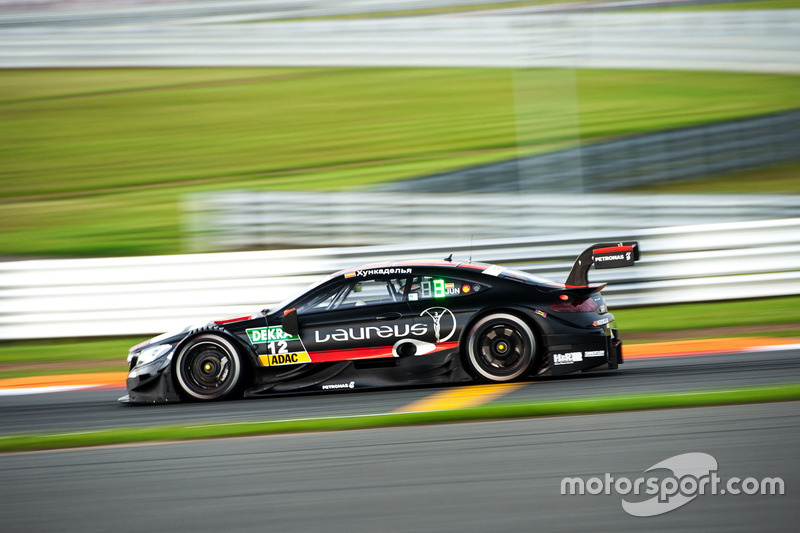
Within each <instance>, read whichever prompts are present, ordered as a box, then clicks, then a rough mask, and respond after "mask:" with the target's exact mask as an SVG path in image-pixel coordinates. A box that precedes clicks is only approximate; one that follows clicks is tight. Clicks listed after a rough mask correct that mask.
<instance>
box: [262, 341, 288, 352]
mask: <svg viewBox="0 0 800 533" xmlns="http://www.w3.org/2000/svg"><path fill="white" fill-rule="evenodd" d="M276 344H277V345H278V350H277V351H275V345H276ZM267 351H268V352H269V353H270V355H278V354H282V353H289V343H288V342H286V341H277V342H276V341H272V342H270V343H268V344H267Z"/></svg>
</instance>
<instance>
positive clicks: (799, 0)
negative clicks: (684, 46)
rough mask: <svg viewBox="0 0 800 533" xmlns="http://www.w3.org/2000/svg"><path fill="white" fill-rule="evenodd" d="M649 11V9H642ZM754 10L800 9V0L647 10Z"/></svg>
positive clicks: (728, 3) (757, 1) (695, 5)
mask: <svg viewBox="0 0 800 533" xmlns="http://www.w3.org/2000/svg"><path fill="white" fill-rule="evenodd" d="M642 9H647V8H642ZM753 9H800V0H756V1H753V2H721V3H719V4H694V5H692V4H688V5H684V6H665V7H655V8H652V9H647V10H648V11H745V10H747V11H749V10H753Z"/></svg>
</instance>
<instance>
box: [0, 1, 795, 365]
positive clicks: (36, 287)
mask: <svg viewBox="0 0 800 533" xmlns="http://www.w3.org/2000/svg"><path fill="white" fill-rule="evenodd" d="M799 74H800V1H794V0H766V1H760V2H752V1H751V2H730V1H716V0H708V1H703V0H697V1H680V0H676V1H660V0H654V1H647V0H645V1H631V2H625V1H616V2H604V1H586V2H564V1H512V2H508V1H505V2H492V1H489V0H473V1H465V0H448V1H438V2H430V1H426V2H422V1H413V0H406V1H389V0H370V1H366V0H360V1H359V0H344V1H341V2H321V1H311V0H307V1H303V0H296V1H291V0H286V1H268V0H247V1H228V2H221V1H211V0H201V1H170V2H166V1H154V0H153V1H151V0H125V1H122V0H119V1H113V2H112V1H108V0H106V1H99V0H98V1H90V0H85V1H81V0H76V1H66V0H64V1H46V0H42V1H26V2H21V1H13V0H0V123H2V128H0V196H1V197H2V198H0V258H1V259H2V263H0V340H2V342H0V354H2V355H0V372H5V373H3V374H0V375H4V376H11V375H17V374H19V373H26V372H27V373H30V372H37V371H39V369H40V368H46V367H42V366H36V367H35V368H34V367H29V366H26V365H27V363H28V362H31V361H33V362H40V363H46V362H47V358H48V357H49V356H48V355H47V354H46V353H42V352H43V350H41V349H40V347H41V345H42V343H45V344H48V345H52V344H53V343H60V344H61V347H62V349H61V352H60V355H59V357H61V358H64V357H72V358H74V359H76V360H84V359H86V360H91V361H90V362H88V363H85V364H83V368H84V369H87V370H95V369H102V368H106V367H110V366H113V365H117V366H119V367H122V366H124V354H125V351H126V349H127V347H128V346H129V345H130V344H134V343H135V342H138V340H140V339H141V338H145V337H147V336H149V334H152V333H158V332H161V331H163V330H166V329H170V328H173V327H183V326H185V325H186V324H187V323H189V322H192V321H200V322H203V321H207V320H210V319H214V318H222V317H224V316H227V315H234V314H238V313H242V312H245V313H247V312H252V311H254V310H258V309H261V308H262V307H264V306H267V305H269V304H271V303H275V302H278V301H280V300H281V299H282V298H284V297H285V296H286V295H287V294H288V293H291V292H294V291H295V290H297V289H299V288H301V287H302V286H304V285H306V284H308V283H310V282H311V281H313V280H315V279H317V278H318V277H320V276H322V275H325V274H327V273H329V272H331V271H334V270H336V269H339V268H343V267H345V266H349V265H350V266H351V265H354V264H359V263H363V262H365V261H372V260H378V259H384V258H406V257H437V258H438V257H440V256H441V257H444V256H446V255H448V254H449V253H454V254H455V258H456V259H457V260H467V259H468V258H470V257H471V258H472V259H474V260H476V261H485V262H495V263H500V264H506V265H513V266H514V267H516V268H521V269H523V270H527V271H529V272H535V273H537V274H542V275H545V276H550V277H553V278H555V279H558V280H563V279H564V277H565V276H566V273H567V271H568V270H569V267H570V265H571V261H572V260H574V258H575V257H576V256H577V255H578V253H580V251H582V250H583V249H584V248H585V247H587V246H588V245H590V244H592V243H593V242H601V241H608V240H611V241H615V240H620V241H621V240H631V239H637V240H639V241H640V242H641V247H642V252H643V260H642V262H641V263H640V264H638V266H637V267H636V268H634V269H626V270H627V271H626V272H621V271H620V272H619V273H617V272H611V273H610V274H609V275H605V274H604V277H603V281H611V282H612V283H611V284H610V285H609V288H608V289H607V293H608V298H607V299H608V300H609V303H610V304H611V305H613V306H616V307H617V308H619V309H621V311H620V314H619V316H618V321H619V322H620V324H619V325H620V328H621V330H626V331H630V332H634V333H635V332H642V333H653V336H654V337H655V336H657V335H656V333H659V332H662V331H664V330H668V331H671V332H672V333H669V335H670V336H672V337H680V336H681V335H683V336H687V335H690V333H689V330H692V331H693V330H697V329H701V328H720V327H731V326H733V327H736V326H737V325H738V326H741V327H755V328H756V331H761V330H763V329H764V328H766V327H769V328H771V331H777V332H778V334H784V335H794V334H796V333H797V332H798V331H800V316H798V315H797V312H796V311H795V309H797V308H800V306H798V305H797V304H798V303H800V298H799V297H798V296H797V295H800V219H799V218H798V217H800V214H799V213H800V195H798V193H800V178H798V170H800V127H799V126H800V109H799V108H800V77H799V76H798V75H799ZM710 302H717V303H715V304H711V303H710ZM654 306H659V307H654ZM759 328H760V329H759ZM679 332H680V333H679ZM728 333H730V331H728ZM70 354H71V355H70ZM114 358H116V359H114ZM4 365H5V366H4ZM48 371H49V370H48ZM62 371H63V369H62Z"/></svg>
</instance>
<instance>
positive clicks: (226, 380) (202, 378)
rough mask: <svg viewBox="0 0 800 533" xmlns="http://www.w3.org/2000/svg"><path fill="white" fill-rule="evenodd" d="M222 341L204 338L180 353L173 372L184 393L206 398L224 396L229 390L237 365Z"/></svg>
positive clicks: (236, 375)
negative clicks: (175, 371) (176, 375)
mask: <svg viewBox="0 0 800 533" xmlns="http://www.w3.org/2000/svg"><path fill="white" fill-rule="evenodd" d="M225 344H226V343H225ZM225 344H223V343H222V342H220V341H217V340H211V339H204V340H201V341H199V342H196V343H195V344H192V345H190V346H188V347H187V348H186V349H185V350H184V351H182V352H181V354H180V356H179V360H178V362H177V371H178V372H177V374H178V381H179V382H180V385H181V387H182V388H183V389H184V390H185V391H186V393H187V394H189V395H191V396H193V397H194V398H197V399H201V400H210V399H214V398H219V397H221V396H224V395H225V394H226V393H228V392H230V391H231V390H232V389H233V387H234V386H235V385H236V381H237V380H238V376H239V367H238V364H237V360H236V358H235V357H234V356H233V355H232V352H231V351H230V350H231V348H230V347H228V346H226V345H225Z"/></svg>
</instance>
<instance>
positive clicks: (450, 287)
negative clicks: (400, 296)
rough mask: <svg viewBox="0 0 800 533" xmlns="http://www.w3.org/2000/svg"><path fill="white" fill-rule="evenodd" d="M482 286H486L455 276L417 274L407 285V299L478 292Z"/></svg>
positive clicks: (446, 296) (423, 298)
mask: <svg viewBox="0 0 800 533" xmlns="http://www.w3.org/2000/svg"><path fill="white" fill-rule="evenodd" d="M484 288H486V287H485V286H484V285H480V284H478V283H474V282H471V281H464V280H459V279H455V278H444V277H437V276H417V277H415V278H414V279H413V280H412V282H411V287H409V291H408V299H409V300H411V301H416V300H433V299H439V298H453V297H456V296H463V295H466V294H471V293H473V292H479V291H480V290H481V289H484Z"/></svg>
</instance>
